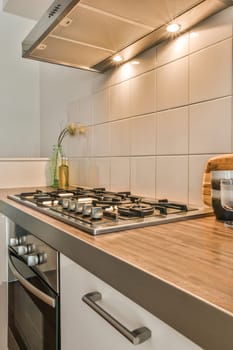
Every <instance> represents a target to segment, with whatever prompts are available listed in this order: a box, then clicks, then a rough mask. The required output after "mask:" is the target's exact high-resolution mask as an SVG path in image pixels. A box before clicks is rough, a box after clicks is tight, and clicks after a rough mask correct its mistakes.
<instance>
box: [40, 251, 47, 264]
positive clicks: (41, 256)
mask: <svg viewBox="0 0 233 350" xmlns="http://www.w3.org/2000/svg"><path fill="white" fill-rule="evenodd" d="M37 255H38V259H39V264H43V263H46V261H47V260H48V255H47V254H46V253H39V254H37Z"/></svg>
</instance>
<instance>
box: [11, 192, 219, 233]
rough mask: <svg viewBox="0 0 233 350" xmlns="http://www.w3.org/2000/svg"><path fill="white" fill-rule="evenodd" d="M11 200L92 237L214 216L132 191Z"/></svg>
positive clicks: (25, 196)
mask: <svg viewBox="0 0 233 350" xmlns="http://www.w3.org/2000/svg"><path fill="white" fill-rule="evenodd" d="M8 198H10V199H12V200H14V201H17V202H20V203H22V204H24V205H26V206H28V207H31V208H33V209H35V210H37V211H39V212H42V213H44V214H47V215H49V216H51V217H53V218H56V219H58V220H60V221H62V222H65V223H67V224H70V225H72V226H74V227H77V228H78V229H80V230H83V231H85V232H87V233H90V234H92V235H98V234H100V233H110V232H116V231H122V230H128V229H133V228H137V227H145V226H150V225H158V224H164V223H168V222H174V221H180V220H187V219H192V218H197V217H201V216H209V215H211V214H212V209H210V208H194V207H189V206H187V205H186V204H183V203H177V202H173V201H172V202H170V201H169V200H167V199H159V200H155V199H149V198H145V197H141V196H137V195H133V194H131V192H130V191H122V192H111V191H107V190H106V189H105V188H92V189H90V188H84V187H77V188H75V189H69V190H60V189H58V190H51V191H41V190H35V191H34V192H23V193H19V194H15V195H9V196H8Z"/></svg>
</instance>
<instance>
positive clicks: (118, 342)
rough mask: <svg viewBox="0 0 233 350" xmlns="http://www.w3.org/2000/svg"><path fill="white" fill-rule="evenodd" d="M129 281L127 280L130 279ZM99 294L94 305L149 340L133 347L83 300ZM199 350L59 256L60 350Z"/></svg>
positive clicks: (117, 293)
mask: <svg viewBox="0 0 233 350" xmlns="http://www.w3.org/2000/svg"><path fill="white" fill-rule="evenodd" d="M129 278H130V276H129ZM95 291H97V292H99V293H101V296H102V298H101V300H100V301H96V304H97V305H98V306H100V307H101V308H102V309H103V310H105V311H107V312H108V314H110V315H111V316H113V317H114V319H116V320H117V322H120V323H121V324H122V325H124V327H126V328H127V329H129V330H135V329H137V328H140V327H147V328H149V329H150V330H151V332H152V335H151V337H150V338H149V339H148V340H146V341H145V342H143V343H141V344H138V345H134V344H132V343H131V342H130V341H129V340H128V339H127V338H126V337H124V336H123V335H122V334H121V333H119V331H117V330H116V329H115V328H114V327H113V326H112V325H111V324H109V323H108V322H107V321H106V320H105V319H104V318H102V317H101V316H100V315H99V314H98V313H97V312H96V311H94V310H93V309H92V308H91V307H90V306H89V305H87V304H86V303H84V301H83V300H82V298H83V296H84V295H86V294H87V293H90V292H95ZM98 306H97V308H98ZM135 346H136V349H138V350H140V349H141V350H152V349H153V350H171V349H172V350H200V349H201V348H200V347H199V346H197V345H196V344H194V343H193V342H191V341H190V340H189V339H187V338H186V337H184V336H183V335H181V334H180V333H178V332H177V331H175V330H174V329H173V328H171V327H170V326H168V325H167V324H165V323H164V322H162V321H161V320H159V319H158V318H156V317H155V316H153V315H152V314H151V313H149V312H148V311H146V310H145V309H143V308H142V307H140V306H139V305H137V304H135V303H134V302H133V301H132V300H130V299H128V298H127V297H125V296H124V295H122V294H121V293H119V292H118V291H116V290H115V289H113V288H112V287H110V286H109V285H107V284H106V283H104V282H103V281H102V280H100V279H99V278H97V277H96V276H94V275H93V274H91V273H89V272H88V271H87V270H85V269H83V268H82V267H80V266H79V265H77V264H76V263H74V262H73V261H71V260H70V259H69V258H67V257H65V256H64V255H62V254H61V350H70V349H79V350H110V349H111V350H133V349H135Z"/></svg>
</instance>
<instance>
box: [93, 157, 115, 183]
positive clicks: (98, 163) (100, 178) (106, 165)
mask: <svg viewBox="0 0 233 350" xmlns="http://www.w3.org/2000/svg"><path fill="white" fill-rule="evenodd" d="M92 162H93V166H92V174H91V177H92V181H91V182H92V186H93V187H105V188H106V189H109V188H110V159H109V158H94V159H92Z"/></svg>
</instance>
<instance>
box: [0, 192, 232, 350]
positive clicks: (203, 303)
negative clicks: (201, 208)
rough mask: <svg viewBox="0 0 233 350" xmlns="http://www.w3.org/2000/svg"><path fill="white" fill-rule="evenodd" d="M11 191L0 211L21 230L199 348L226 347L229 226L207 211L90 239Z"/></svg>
mask: <svg viewBox="0 0 233 350" xmlns="http://www.w3.org/2000/svg"><path fill="white" fill-rule="evenodd" d="M21 190H22V189H21ZM17 192H19V190H18V189H11V190H1V191H0V211H1V212H3V214H5V215H7V216H9V217H10V218H11V219H13V220H14V221H16V222H18V223H19V222H21V221H22V218H23V217H25V218H27V220H24V224H25V226H26V227H25V228H26V229H28V228H29V226H30V227H32V228H34V230H35V232H36V235H38V236H40V238H41V239H44V240H46V241H47V242H48V243H50V244H51V245H53V246H54V247H55V248H56V249H58V250H60V251H61V252H62V253H64V254H65V255H67V256H69V257H70V258H71V259H73V260H75V261H76V262H77V263H79V264H80V265H82V266H83V267H85V268H87V269H88V270H89V271H90V272H92V273H94V274H96V275H97V276H98V277H100V278H102V279H103V280H105V281H106V282H107V283H109V284H111V285H112V286H113V287H115V288H117V289H118V290H119V291H121V292H122V293H123V294H125V295H127V296H128V297H130V298H132V299H133V300H134V301H135V302H138V303H139V304H140V305H142V306H143V307H145V308H146V309H147V310H149V311H150V312H152V313H154V314H155V315H156V316H158V317H160V318H161V319H162V320H164V321H165V322H167V323H169V324H170V325H171V326H173V327H174V328H176V329H177V330H178V331H180V332H182V333H183V334H185V335H186V336H188V337H189V338H191V339H193V340H194V341H195V342H197V343H198V344H199V345H200V346H202V347H203V348H204V349H210V350H215V349H216V350H217V349H218V350H220V349H221V350H224V349H226V350H228V349H229V350H230V349H231V350H232V349H233V230H232V229H230V228H227V227H225V226H224V225H223V223H222V222H218V221H216V219H215V217H214V216H211V217H206V218H199V219H192V220H187V221H181V222H176V223H169V224H164V225H159V226H150V227H146V228H139V229H133V230H128V231H122V232H117V233H111V234H106V235H100V236H90V235H88V234H86V233H84V232H82V231H80V230H78V229H76V228H74V227H71V226H69V225H67V224H64V223H61V222H59V221H57V220H55V219H53V218H50V217H48V216H46V215H44V214H41V213H38V212H36V211H34V210H33V209H30V208H27V207H25V206H22V205H20V204H18V203H15V202H13V201H12V200H9V199H8V198H7V197H6V195H7V194H9V193H17ZM25 215H26V216H25ZM29 219H30V220H29ZM29 221H31V223H30V222H29ZM38 223H41V225H42V224H43V225H47V226H48V227H49V228H48V231H47V232H49V233H44V231H43V233H41V232H42V231H41V230H40V228H37V227H38ZM43 227H45V226H43ZM68 242H70V243H71V242H72V244H68ZM106 262H108V266H107V267H106V266H105V264H106ZM129 274H130V275H129ZM127 280H128V281H127ZM129 280H130V281H129ZM123 282H124V283H123ZM151 288H153V290H151ZM149 289H150V290H149ZM166 293H167V294H166ZM156 298H159V299H160V301H159V302H157V301H156V300H155V299H156ZM142 299H143V300H142ZM162 306H163V308H162ZM164 308H165V309H166V310H164ZM169 308H172V310H169ZM176 308H177V310H176ZM187 308H188V309H187ZM175 312H178V313H179V315H177V314H176V316H175V315H174V313H175ZM172 314H173V316H172ZM203 317H204V320H203ZM175 318H176V319H175ZM177 318H178V320H177ZM191 319H192V320H191ZM188 320H189V321H188ZM211 322H212V323H211ZM187 323H188V324H187ZM198 323H199V324H198ZM204 323H205V324H204ZM207 323H208V324H207ZM203 327H204V329H203ZM205 327H206V328H205ZM213 327H214V328H213ZM211 329H212V331H211ZM220 336H221V337H223V338H222V340H218V339H219V337H220ZM210 338H212V339H210Z"/></svg>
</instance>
